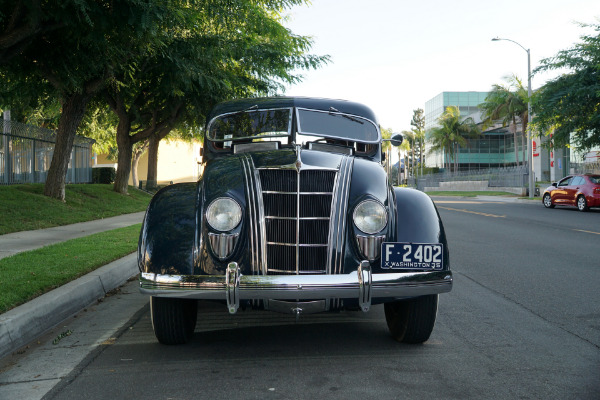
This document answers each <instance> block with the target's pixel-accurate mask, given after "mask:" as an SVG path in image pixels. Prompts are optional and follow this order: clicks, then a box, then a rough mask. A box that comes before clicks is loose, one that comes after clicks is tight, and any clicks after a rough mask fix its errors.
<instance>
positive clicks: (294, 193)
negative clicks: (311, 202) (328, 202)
mask: <svg viewBox="0 0 600 400" xmlns="http://www.w3.org/2000/svg"><path fill="white" fill-rule="evenodd" d="M319 171H321V170H319ZM263 193H268V194H289V195H296V194H297V193H296V192H278V191H276V190H265V191H264V192H263ZM305 194H306V195H328V194H333V192H302V193H301V195H305Z"/></svg>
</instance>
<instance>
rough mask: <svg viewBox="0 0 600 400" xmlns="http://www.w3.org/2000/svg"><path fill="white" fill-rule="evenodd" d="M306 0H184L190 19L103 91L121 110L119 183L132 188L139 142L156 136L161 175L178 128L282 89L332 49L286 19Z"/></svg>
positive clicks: (153, 160)
mask: <svg viewBox="0 0 600 400" xmlns="http://www.w3.org/2000/svg"><path fill="white" fill-rule="evenodd" d="M302 3H304V1H303V0H276V1H273V0H269V1H253V2H248V1H244V0H232V1H228V2H216V3H215V2H213V1H208V0H204V1H194V2H188V1H186V2H182V7H183V10H182V11H181V12H182V15H184V16H185V18H184V21H181V22H180V23H178V24H173V23H171V22H169V21H167V25H168V26H169V27H165V29H163V30H162V31H161V35H162V36H161V37H162V41H163V42H164V43H166V44H167V46H166V47H165V48H164V49H162V50H161V51H160V52H156V53H152V54H148V55H145V56H142V57H140V58H138V59H136V60H135V62H134V63H132V64H131V65H128V66H126V68H123V66H121V65H118V64H117V65H114V69H115V70H117V71H118V74H116V75H115V80H114V82H113V83H112V84H111V85H110V86H107V87H106V89H105V91H104V96H105V98H106V100H107V102H108V104H109V105H110V107H111V109H112V110H113V111H114V112H115V114H116V115H117V116H118V118H119V124H118V127H117V145H118V149H119V152H118V154H119V160H118V170H117V176H116V179H115V184H114V187H115V191H118V192H121V193H126V191H127V181H128V179H129V171H130V166H131V157H132V146H133V145H134V144H135V143H137V142H140V141H143V140H146V139H148V140H149V148H148V162H149V165H148V177H147V179H148V181H155V180H156V175H157V168H156V167H157V155H158V144H159V142H160V141H161V140H162V139H164V138H165V137H166V136H167V135H169V133H170V132H172V131H173V130H174V129H177V128H181V127H182V126H200V125H201V124H203V123H204V116H205V115H206V114H207V113H208V111H209V110H210V108H211V107H212V106H213V105H214V104H215V103H217V102H219V101H222V100H224V99H228V98H234V97H251V96H256V95H267V94H271V93H275V92H276V91H277V90H279V89H282V88H283V83H295V82H297V81H298V80H299V79H300V78H299V76H297V75H295V74H294V73H293V71H295V70H297V69H302V68H316V67H317V66H319V65H320V64H321V63H323V62H326V61H327V58H326V57H317V56H312V55H309V54H307V53H306V52H307V51H308V49H309V48H310V45H311V41H310V39H309V38H306V37H302V36H296V35H294V34H293V33H291V32H290V31H289V30H288V29H286V28H285V27H284V26H283V25H282V24H281V22H282V16H281V13H280V12H281V10H283V9H285V8H286V7H289V6H291V5H297V4H302Z"/></svg>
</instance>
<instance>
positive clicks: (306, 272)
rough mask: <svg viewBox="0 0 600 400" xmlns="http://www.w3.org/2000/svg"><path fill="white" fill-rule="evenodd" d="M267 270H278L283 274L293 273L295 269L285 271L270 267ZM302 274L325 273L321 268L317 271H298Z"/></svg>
mask: <svg viewBox="0 0 600 400" xmlns="http://www.w3.org/2000/svg"><path fill="white" fill-rule="evenodd" d="M269 272H280V273H282V274H284V275H285V274H291V273H295V271H286V270H284V269H270V270H269ZM302 274H304V275H316V274H319V275H325V271H321V270H319V271H300V275H302Z"/></svg>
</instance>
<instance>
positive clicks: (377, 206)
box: [352, 200, 388, 235]
mask: <svg viewBox="0 0 600 400" xmlns="http://www.w3.org/2000/svg"><path fill="white" fill-rule="evenodd" d="M387 217H388V216H387V211H386V209H385V207H384V206H383V204H381V203H380V202H378V201H376V200H364V201H362V202H360V203H359V204H358V205H357V206H356V207H355V208H354V212H353V213H352V221H353V222H354V226H356V228H357V229H358V230H359V231H361V232H363V233H366V234H367V235H374V234H376V233H379V232H381V231H382V230H383V229H385V227H386V226H387Z"/></svg>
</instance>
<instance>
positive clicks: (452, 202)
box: [433, 200, 504, 204]
mask: <svg viewBox="0 0 600 400" xmlns="http://www.w3.org/2000/svg"><path fill="white" fill-rule="evenodd" d="M433 202H434V203H435V204H504V203H502V202H501V201H466V200H434V201H433Z"/></svg>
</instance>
